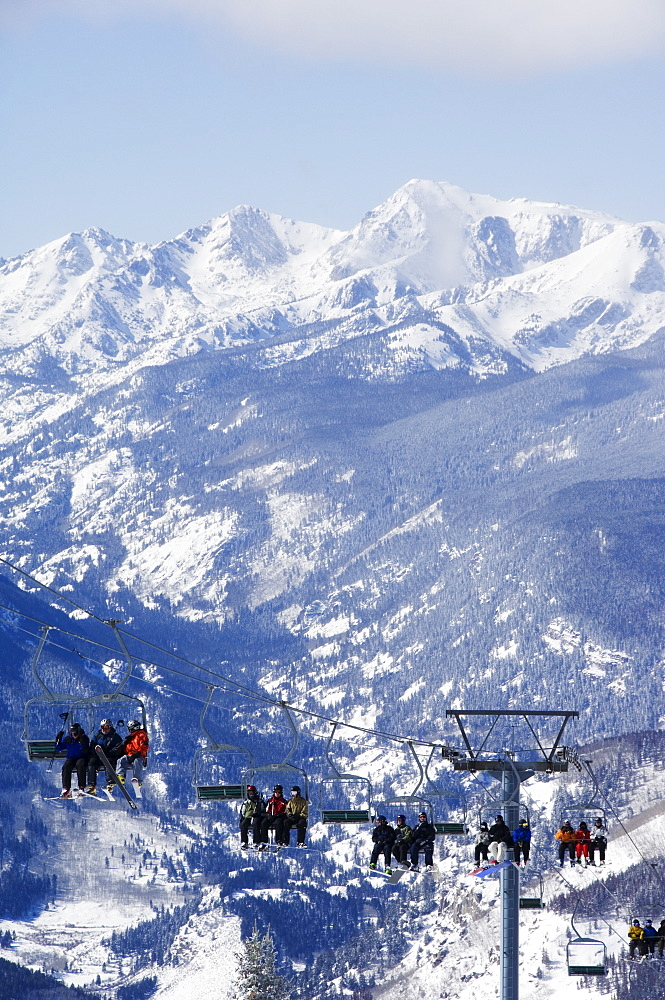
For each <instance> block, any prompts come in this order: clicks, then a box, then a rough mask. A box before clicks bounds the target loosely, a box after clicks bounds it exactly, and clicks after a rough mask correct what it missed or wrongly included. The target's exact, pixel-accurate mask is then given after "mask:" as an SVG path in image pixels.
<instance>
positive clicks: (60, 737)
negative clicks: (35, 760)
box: [55, 729, 65, 743]
mask: <svg viewBox="0 0 665 1000" xmlns="http://www.w3.org/2000/svg"><path fill="white" fill-rule="evenodd" d="M64 735H65V730H64V729H61V730H60V732H59V733H57V735H56V737H55V741H56V743H58V742H59V741H60V740H61V739H62V737H63V736H64Z"/></svg>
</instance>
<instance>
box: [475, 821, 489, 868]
mask: <svg viewBox="0 0 665 1000" xmlns="http://www.w3.org/2000/svg"><path fill="white" fill-rule="evenodd" d="M489 843H490V831H489V827H488V825H487V823H481V824H480V829H479V830H478V835H477V837H476V846H475V847H474V849H473V856H474V858H475V859H476V864H477V865H479V864H480V862H481V861H487V849H488V847H489Z"/></svg>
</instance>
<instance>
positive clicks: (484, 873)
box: [468, 861, 519, 878]
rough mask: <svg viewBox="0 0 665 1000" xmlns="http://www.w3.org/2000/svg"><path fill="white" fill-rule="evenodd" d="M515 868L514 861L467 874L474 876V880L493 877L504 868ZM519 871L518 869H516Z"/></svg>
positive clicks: (503, 862)
mask: <svg viewBox="0 0 665 1000" xmlns="http://www.w3.org/2000/svg"><path fill="white" fill-rule="evenodd" d="M511 865H512V866H513V868H517V865H516V864H515V862H514V861H502V862H501V864H500V865H488V866H487V868H477V869H476V870H475V871H472V872H469V873H468V874H469V875H475V876H476V878H487V877H488V876H492V875H495V874H496V873H497V872H500V871H502V869H504V868H510V866H511ZM518 870H519V869H518Z"/></svg>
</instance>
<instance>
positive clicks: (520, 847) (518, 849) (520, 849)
mask: <svg viewBox="0 0 665 1000" xmlns="http://www.w3.org/2000/svg"><path fill="white" fill-rule="evenodd" d="M513 840H514V841H515V861H516V862H517V864H518V865H519V864H520V857H524V867H525V868H526V863H527V861H528V860H529V854H530V853H531V827H530V826H529V824H528V822H527V820H525V819H523V820H520V823H519V826H518V827H517V829H516V830H514V831H513Z"/></svg>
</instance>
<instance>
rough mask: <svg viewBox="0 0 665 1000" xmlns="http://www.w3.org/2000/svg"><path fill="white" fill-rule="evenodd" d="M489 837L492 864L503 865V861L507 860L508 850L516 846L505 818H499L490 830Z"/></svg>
mask: <svg viewBox="0 0 665 1000" xmlns="http://www.w3.org/2000/svg"><path fill="white" fill-rule="evenodd" d="M489 835H490V846H489V853H490V855H491V858H492V860H491V861H490V864H492V865H496V864H501V862H502V861H505V860H506V850H507V849H508V848H509V847H513V846H514V842H513V838H512V835H511V833H510V830H509V829H508V827H507V825H506V823H505V822H504V819H503V816H497V818H496V822H495V823H493V824H492V826H491V827H490V829H489Z"/></svg>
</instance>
